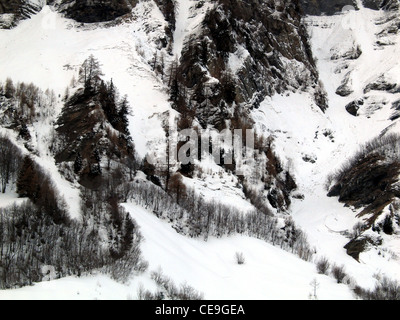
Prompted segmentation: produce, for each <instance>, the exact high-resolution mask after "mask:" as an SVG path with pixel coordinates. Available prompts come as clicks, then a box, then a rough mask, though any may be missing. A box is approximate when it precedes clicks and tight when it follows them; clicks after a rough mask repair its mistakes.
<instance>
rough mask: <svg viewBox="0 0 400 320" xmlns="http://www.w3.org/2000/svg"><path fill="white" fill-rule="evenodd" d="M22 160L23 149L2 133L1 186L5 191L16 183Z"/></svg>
mask: <svg viewBox="0 0 400 320" xmlns="http://www.w3.org/2000/svg"><path fill="white" fill-rule="evenodd" d="M20 161H21V151H20V150H19V149H18V147H16V146H15V145H14V144H13V143H12V142H11V141H10V139H9V138H8V137H7V136H5V135H3V134H0V187H1V192H2V193H5V192H6V190H7V187H8V186H10V185H11V186H12V185H15V183H16V180H17V173H18V169H19V166H20Z"/></svg>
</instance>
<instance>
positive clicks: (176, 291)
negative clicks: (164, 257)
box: [138, 269, 204, 300]
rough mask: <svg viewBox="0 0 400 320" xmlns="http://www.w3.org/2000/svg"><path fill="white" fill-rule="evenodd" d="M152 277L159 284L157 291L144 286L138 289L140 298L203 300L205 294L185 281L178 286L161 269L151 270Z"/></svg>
mask: <svg viewBox="0 0 400 320" xmlns="http://www.w3.org/2000/svg"><path fill="white" fill-rule="evenodd" d="M150 277H151V279H152V280H154V282H155V283H156V285H157V288H158V289H157V291H156V292H154V293H152V292H150V291H148V290H145V289H144V288H143V287H142V286H141V287H139V290H138V300H203V299H204V296H203V294H202V293H200V292H198V291H197V290H196V289H194V288H193V287H191V286H189V285H188V284H186V283H184V284H181V285H180V286H179V287H177V286H176V285H175V284H174V283H173V281H172V279H170V278H169V277H168V276H166V275H165V274H164V273H163V272H162V270H161V269H159V270H157V271H153V272H151V275H150Z"/></svg>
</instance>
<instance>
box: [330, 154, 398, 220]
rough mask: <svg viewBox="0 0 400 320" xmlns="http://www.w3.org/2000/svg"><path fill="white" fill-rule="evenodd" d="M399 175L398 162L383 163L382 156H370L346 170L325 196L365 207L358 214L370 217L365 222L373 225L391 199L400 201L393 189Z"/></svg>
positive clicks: (395, 188)
mask: <svg viewBox="0 0 400 320" xmlns="http://www.w3.org/2000/svg"><path fill="white" fill-rule="evenodd" d="M399 173H400V163H399V162H398V161H387V160H386V161H385V157H384V156H383V155H379V154H376V153H372V154H370V155H368V156H364V157H363V158H362V159H360V160H358V161H357V162H356V163H355V165H354V166H352V167H350V168H349V169H348V170H346V172H345V174H343V175H342V177H341V178H340V179H339V181H337V183H336V184H335V185H334V186H333V187H332V188H331V189H330V191H329V193H328V196H329V197H336V196H338V197H339V201H340V202H343V203H345V204H347V205H352V206H354V207H356V208H361V207H365V209H364V211H363V212H362V213H361V214H366V213H372V214H373V216H372V217H371V218H370V219H369V221H368V222H369V223H370V224H372V223H373V222H374V221H375V219H376V218H377V217H378V216H379V214H380V213H381V211H382V210H383V209H384V207H385V206H387V205H388V204H390V203H391V202H392V200H393V198H395V197H400V190H398V188H397V187H396V182H397V179H398V175H399Z"/></svg>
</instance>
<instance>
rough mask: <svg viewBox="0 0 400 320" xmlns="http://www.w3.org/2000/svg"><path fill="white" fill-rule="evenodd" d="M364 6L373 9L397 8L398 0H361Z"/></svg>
mask: <svg viewBox="0 0 400 320" xmlns="http://www.w3.org/2000/svg"><path fill="white" fill-rule="evenodd" d="M362 3H363V5H364V7H366V8H369V9H373V10H380V9H383V10H396V9H398V8H399V1H398V0H363V1H362Z"/></svg>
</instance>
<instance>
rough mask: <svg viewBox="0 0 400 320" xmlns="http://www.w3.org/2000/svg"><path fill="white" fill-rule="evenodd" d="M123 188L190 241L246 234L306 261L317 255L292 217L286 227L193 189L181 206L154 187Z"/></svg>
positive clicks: (270, 217)
mask: <svg viewBox="0 0 400 320" xmlns="http://www.w3.org/2000/svg"><path fill="white" fill-rule="evenodd" d="M122 188H125V189H127V190H129V194H128V198H130V199H132V200H133V201H134V202H136V203H137V204H139V205H141V206H143V207H145V208H147V209H148V210H150V211H152V212H154V214H156V215H157V216H158V217H159V218H162V219H165V220H167V221H169V222H171V223H172V224H173V228H174V229H175V230H176V231H177V232H179V233H182V234H186V235H188V236H190V237H202V238H204V240H207V239H208V238H209V237H210V236H213V237H223V236H229V235H234V234H242V235H247V236H251V237H255V238H258V239H262V240H264V241H266V242H268V243H271V244H273V245H276V246H279V247H280V248H282V249H284V250H286V251H289V252H292V253H294V254H296V255H298V256H299V257H300V258H301V259H303V260H306V261H309V260H310V259H311V258H312V256H313V254H314V253H315V250H314V249H312V248H311V247H310V245H309V244H308V241H307V237H306V235H305V233H304V232H302V231H301V230H300V229H298V228H297V227H296V226H295V224H294V223H293V221H292V220H291V218H290V217H286V218H285V219H284V226H283V227H282V225H281V221H280V219H279V218H277V217H274V216H270V215H266V214H264V213H263V212H261V211H259V210H254V211H252V212H248V213H243V212H242V211H241V210H240V209H237V208H234V207H231V206H227V205H224V204H222V203H218V202H209V201H206V200H205V199H204V198H203V197H201V196H199V195H197V194H196V193H195V192H194V191H193V190H190V189H187V190H186V193H185V195H184V196H183V195H182V194H181V196H180V201H179V204H178V203H177V198H176V196H174V195H173V194H171V192H170V193H169V194H167V193H166V192H165V191H164V190H163V189H161V188H159V187H157V186H155V185H153V184H151V183H145V182H142V183H128V184H127V185H125V186H124V187H122Z"/></svg>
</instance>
